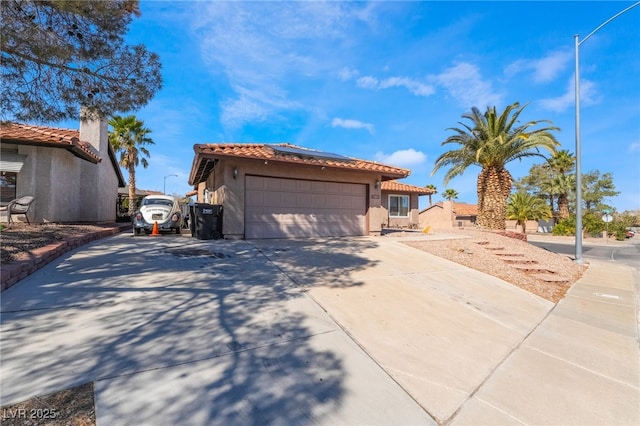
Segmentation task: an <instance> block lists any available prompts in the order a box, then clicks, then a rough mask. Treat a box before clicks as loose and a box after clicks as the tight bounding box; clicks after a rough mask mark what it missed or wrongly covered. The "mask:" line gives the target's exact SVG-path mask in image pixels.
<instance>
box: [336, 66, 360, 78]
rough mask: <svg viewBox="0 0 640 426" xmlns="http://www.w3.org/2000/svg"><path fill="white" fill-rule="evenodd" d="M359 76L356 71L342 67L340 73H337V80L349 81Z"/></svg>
mask: <svg viewBox="0 0 640 426" xmlns="http://www.w3.org/2000/svg"><path fill="white" fill-rule="evenodd" d="M359 74H360V73H359V72H358V70H356V69H352V68H349V67H344V68H342V69H341V70H340V71H338V78H339V79H340V80H342V81H349V80H351V79H353V78H356V77H357V76H358V75H359Z"/></svg>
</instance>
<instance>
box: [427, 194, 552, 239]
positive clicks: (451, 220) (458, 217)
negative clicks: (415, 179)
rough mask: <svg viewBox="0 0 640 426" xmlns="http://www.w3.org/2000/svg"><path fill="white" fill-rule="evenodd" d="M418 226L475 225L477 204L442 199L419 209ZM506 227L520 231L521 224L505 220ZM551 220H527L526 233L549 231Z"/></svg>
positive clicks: (441, 227)
mask: <svg viewBox="0 0 640 426" xmlns="http://www.w3.org/2000/svg"><path fill="white" fill-rule="evenodd" d="M419 216H420V227H422V228H424V227H426V226H430V227H431V228H435V229H446V228H464V227H469V226H475V223H476V218H477V216H478V205H477V204H466V203H456V202H453V201H444V202H440V203H436V204H433V205H431V206H429V207H427V208H425V209H422V210H420V214H419ZM505 226H506V229H513V230H516V231H518V232H522V226H520V225H518V224H517V221H515V220H506V221H505ZM552 228H553V222H552V221H545V220H528V221H527V233H535V232H551V229H552Z"/></svg>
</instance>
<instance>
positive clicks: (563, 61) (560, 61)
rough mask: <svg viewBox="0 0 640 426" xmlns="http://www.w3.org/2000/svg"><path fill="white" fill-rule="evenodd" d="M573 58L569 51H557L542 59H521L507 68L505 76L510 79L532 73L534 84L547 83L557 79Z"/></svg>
mask: <svg viewBox="0 0 640 426" xmlns="http://www.w3.org/2000/svg"><path fill="white" fill-rule="evenodd" d="M572 57H573V54H572V53H571V52H569V51H556V52H551V53H550V54H548V55H547V56H545V57H543V58H540V59H519V60H517V61H515V62H513V63H511V64H509V65H508V66H507V68H506V69H505V74H506V75H507V76H509V77H510V76H513V75H515V74H519V73H522V72H527V71H531V72H532V73H533V81H534V82H536V83H546V82H549V81H552V80H553V79H555V78H556V76H557V75H558V74H559V73H560V72H561V71H563V70H564V69H565V68H566V67H567V65H568V64H569V63H570V61H571V58H572Z"/></svg>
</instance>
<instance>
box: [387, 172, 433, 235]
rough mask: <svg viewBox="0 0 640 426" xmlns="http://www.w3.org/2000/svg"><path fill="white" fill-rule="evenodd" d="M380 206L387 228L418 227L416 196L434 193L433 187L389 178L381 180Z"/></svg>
mask: <svg viewBox="0 0 640 426" xmlns="http://www.w3.org/2000/svg"><path fill="white" fill-rule="evenodd" d="M381 189H382V208H383V209H384V210H385V212H386V217H387V220H386V222H385V223H386V225H387V226H388V227H389V228H416V227H418V221H419V220H418V208H419V207H418V197H419V196H421V195H429V194H434V193H435V191H434V190H433V189H428V188H422V187H419V186H413V185H407V184H406V183H401V182H398V181H397V180H390V181H386V182H382V186H381Z"/></svg>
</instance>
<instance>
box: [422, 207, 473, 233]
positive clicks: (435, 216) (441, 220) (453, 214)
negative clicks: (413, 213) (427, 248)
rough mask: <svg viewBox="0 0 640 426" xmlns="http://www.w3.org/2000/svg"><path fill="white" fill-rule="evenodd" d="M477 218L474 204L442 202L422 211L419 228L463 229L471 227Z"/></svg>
mask: <svg viewBox="0 0 640 426" xmlns="http://www.w3.org/2000/svg"><path fill="white" fill-rule="evenodd" d="M477 216H478V206H477V205H476V204H465V203H455V202H453V201H442V202H439V203H436V204H432V205H430V206H429V207H427V208H425V209H422V210H421V211H420V214H419V217H420V219H419V223H420V227H421V228H424V227H426V226H430V227H431V228H433V229H446V228H463V227H466V226H473V225H475V223H476V217H477Z"/></svg>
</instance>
